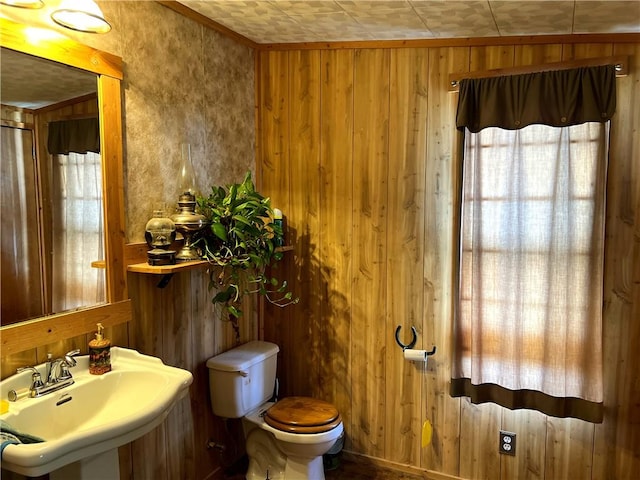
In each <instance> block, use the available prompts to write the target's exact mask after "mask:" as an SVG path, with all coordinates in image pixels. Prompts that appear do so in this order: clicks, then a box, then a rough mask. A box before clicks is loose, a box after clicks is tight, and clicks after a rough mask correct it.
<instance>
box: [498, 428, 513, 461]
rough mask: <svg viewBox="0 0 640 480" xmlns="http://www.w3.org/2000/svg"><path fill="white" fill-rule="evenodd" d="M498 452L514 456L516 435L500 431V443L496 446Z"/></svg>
mask: <svg viewBox="0 0 640 480" xmlns="http://www.w3.org/2000/svg"><path fill="white" fill-rule="evenodd" d="M498 450H499V452H500V453H502V454H504V455H513V456H515V454H516V434H515V433H513V432H507V431H504V430H500V443H499V444H498Z"/></svg>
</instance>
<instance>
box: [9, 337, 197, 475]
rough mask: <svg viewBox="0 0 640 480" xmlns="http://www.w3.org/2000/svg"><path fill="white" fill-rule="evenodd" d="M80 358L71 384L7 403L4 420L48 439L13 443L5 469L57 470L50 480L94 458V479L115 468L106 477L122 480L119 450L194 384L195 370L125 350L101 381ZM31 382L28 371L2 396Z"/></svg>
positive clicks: (115, 354) (115, 353)
mask: <svg viewBox="0 0 640 480" xmlns="http://www.w3.org/2000/svg"><path fill="white" fill-rule="evenodd" d="M75 358H76V360H77V365H76V366H75V367H73V368H71V373H72V375H73V378H74V380H75V383H74V384H73V385H71V386H69V387H66V388H63V389H62V390H58V391H56V392H53V393H49V394H47V395H45V396H43V397H40V398H29V397H24V398H21V399H19V400H17V401H15V402H9V411H8V412H7V413H5V414H3V415H0V419H2V420H3V421H5V422H6V423H7V424H8V425H10V426H11V427H12V428H13V429H15V430H18V431H20V432H21V433H25V434H29V435H34V436H37V437H40V438H42V439H44V440H45V441H44V442H41V443H31V444H18V445H13V444H12V445H8V446H7V447H6V448H5V449H4V452H3V453H2V468H6V469H7V470H11V471H13V472H16V473H20V474H22V475H27V476H33V477H35V476H40V475H44V474H47V473H52V472H53V473H52V476H51V478H56V471H57V470H59V474H58V475H57V477H58V478H69V476H70V475H72V474H71V473H70V472H71V470H73V471H75V472H79V471H82V470H86V469H83V468H81V467H82V466H77V465H76V466H73V468H71V467H67V470H65V469H64V468H63V467H65V466H67V465H69V464H73V463H74V462H83V461H85V460H86V459H90V462H92V463H91V467H90V468H91V470H93V473H94V475H95V472H96V470H95V468H99V469H101V471H103V472H105V471H106V469H110V470H109V471H110V472H111V473H110V474H105V476H103V477H101V478H118V476H117V470H118V465H117V448H118V447H119V446H121V445H124V444H126V443H129V442H131V441H133V440H135V439H137V438H139V437H141V436H143V435H145V434H146V433H148V432H150V431H151V430H152V429H154V428H155V427H157V426H158V425H159V424H160V423H162V421H163V420H164V419H165V418H166V417H167V415H168V414H169V411H170V410H171V408H172V407H173V405H175V403H176V402H178V401H179V400H180V399H181V398H183V397H185V396H186V395H187V393H188V391H189V385H191V382H192V381H193V376H192V375H191V372H189V371H187V370H183V369H180V368H175V367H170V366H167V365H164V364H163V363H162V361H161V360H160V359H159V358H156V357H151V356H147V355H142V354H140V353H138V352H137V351H135V350H130V349H127V348H121V347H113V348H112V349H111V365H112V371H111V372H108V373H105V374H104V375H91V374H89V358H88V356H86V355H85V356H82V357H75ZM44 368H45V367H44V364H43V365H39V366H38V369H39V370H40V371H41V372H42V373H43V378H45V376H44ZM30 382H31V372H22V373H20V374H16V375H13V376H12V377H9V378H7V379H5V380H3V381H2V382H0V395H1V397H0V398H2V399H3V400H6V399H7V394H8V392H9V391H10V390H12V389H15V390H19V389H22V388H25V387H28V386H29V385H30ZM114 452H115V465H113V463H114ZM105 454H106V455H105ZM107 464H108V465H107ZM98 471H100V470H98ZM73 476H75V477H77V478H84V477H83V475H81V474H78V475H75V474H73Z"/></svg>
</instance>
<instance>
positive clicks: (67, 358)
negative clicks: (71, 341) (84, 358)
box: [64, 348, 80, 373]
mask: <svg viewBox="0 0 640 480" xmlns="http://www.w3.org/2000/svg"><path fill="white" fill-rule="evenodd" d="M76 355H80V349H79V348H76V349H75V350H71V351H70V352H67V353H65V354H64V361H65V362H66V364H67V366H69V367H75V366H76V364H77V362H76V359H75V358H73V357H75V356H76ZM68 372H69V371H68V369H67V373H68Z"/></svg>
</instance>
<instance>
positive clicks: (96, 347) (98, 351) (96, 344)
mask: <svg viewBox="0 0 640 480" xmlns="http://www.w3.org/2000/svg"><path fill="white" fill-rule="evenodd" d="M97 326H98V332H97V333H96V338H95V339H93V340H91V341H90V342H89V373H91V374H92V375H102V374H103V373H107V372H110V371H111V341H110V340H107V339H105V338H104V334H103V331H104V327H103V326H102V324H101V323H98V325H97Z"/></svg>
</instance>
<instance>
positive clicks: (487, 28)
mask: <svg viewBox="0 0 640 480" xmlns="http://www.w3.org/2000/svg"><path fill="white" fill-rule="evenodd" d="M410 3H411V5H412V6H413V8H414V10H415V11H416V13H417V14H418V15H419V16H420V18H421V19H422V21H423V22H424V23H425V24H426V26H427V28H428V29H429V30H431V32H433V34H434V35H435V36H436V37H443V38H452V37H490V36H498V34H499V32H498V29H497V27H496V24H495V21H494V20H493V16H492V14H491V9H490V8H489V3H488V2H487V1H480V0H471V1H465V2H451V1H449V2H442V1H432V0H410Z"/></svg>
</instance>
